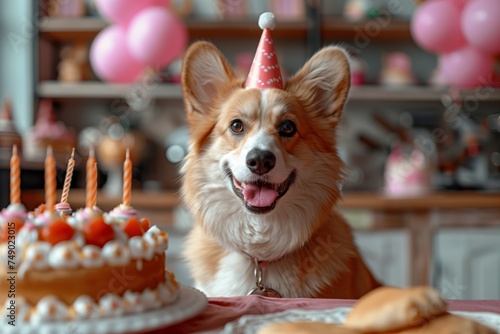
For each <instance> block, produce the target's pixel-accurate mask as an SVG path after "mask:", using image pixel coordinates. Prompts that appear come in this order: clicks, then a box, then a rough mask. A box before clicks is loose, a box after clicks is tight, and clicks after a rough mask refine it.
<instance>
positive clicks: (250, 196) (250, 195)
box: [243, 183, 278, 207]
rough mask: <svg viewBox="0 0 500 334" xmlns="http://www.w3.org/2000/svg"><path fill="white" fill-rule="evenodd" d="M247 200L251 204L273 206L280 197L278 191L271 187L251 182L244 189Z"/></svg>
mask: <svg viewBox="0 0 500 334" xmlns="http://www.w3.org/2000/svg"><path fill="white" fill-rule="evenodd" d="M243 195H244V196H245V201H246V202H247V203H248V204H250V205H251V206H255V207H267V206H271V205H272V204H273V202H274V200H275V199H276V197H278V193H277V192H276V191H275V190H274V189H272V188H269V187H266V186H261V185H256V184H252V183H249V184H247V185H246V186H245V188H244V189H243Z"/></svg>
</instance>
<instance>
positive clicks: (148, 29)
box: [127, 7, 188, 66]
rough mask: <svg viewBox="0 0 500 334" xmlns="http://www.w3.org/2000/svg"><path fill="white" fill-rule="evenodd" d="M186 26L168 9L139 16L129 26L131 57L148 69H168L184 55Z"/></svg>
mask: <svg viewBox="0 0 500 334" xmlns="http://www.w3.org/2000/svg"><path fill="white" fill-rule="evenodd" d="M187 39H188V34H187V29H186V27H185V26H184V23H183V22H182V20H181V19H179V18H178V17H177V16H175V15H174V14H172V13H171V12H170V11H169V10H168V9H166V8H162V7H151V8H147V9H144V10H143V11H141V12H140V13H138V14H137V15H136V16H134V18H133V19H132V21H130V25H129V27H128V32H127V45H128V49H129V50H130V53H131V54H132V56H133V57H134V58H135V59H137V60H138V61H140V62H141V63H143V64H144V65H149V66H166V65H168V64H170V63H171V62H172V61H173V60H174V59H176V58H177V57H179V56H181V55H182V53H183V52H184V50H185V48H186V45H187Z"/></svg>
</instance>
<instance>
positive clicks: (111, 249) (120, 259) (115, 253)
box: [102, 240, 130, 266]
mask: <svg viewBox="0 0 500 334" xmlns="http://www.w3.org/2000/svg"><path fill="white" fill-rule="evenodd" d="M102 255H103V257H104V258H105V259H106V262H107V263H108V264H109V265H110V266H124V265H126V264H128V263H129V262H130V250H129V249H128V247H126V246H125V245H124V244H123V243H122V242H120V241H117V240H111V241H109V242H108V243H106V244H105V245H104V247H103V248H102Z"/></svg>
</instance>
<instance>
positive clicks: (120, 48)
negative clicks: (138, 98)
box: [90, 25, 144, 83]
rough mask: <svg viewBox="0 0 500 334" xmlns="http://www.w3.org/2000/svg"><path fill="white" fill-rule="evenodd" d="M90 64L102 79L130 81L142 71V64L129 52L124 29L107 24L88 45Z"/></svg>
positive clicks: (118, 81)
mask: <svg viewBox="0 0 500 334" xmlns="http://www.w3.org/2000/svg"><path fill="white" fill-rule="evenodd" d="M90 64H91V65H92V69H93V70H94V72H95V73H96V75H97V76H98V77H99V78H101V79H102V80H106V81H110V82H115V83H131V82H134V81H135V80H136V79H138V78H139V76H140V75H141V74H142V72H143V71H144V65H143V64H141V63H140V62H138V61H137V60H135V59H134V58H133V57H132V56H131V55H130V53H129V51H128V49H127V44H126V35H125V29H124V28H122V27H121V26H113V25H112V26H109V27H107V28H105V29H104V30H102V31H101V32H100V33H99V34H98V35H97V36H96V38H95V39H94V41H93V42H92V45H91V47H90Z"/></svg>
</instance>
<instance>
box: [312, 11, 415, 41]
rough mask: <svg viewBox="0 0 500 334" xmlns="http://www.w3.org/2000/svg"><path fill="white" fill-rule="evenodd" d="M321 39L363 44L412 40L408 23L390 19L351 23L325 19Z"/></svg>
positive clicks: (344, 20)
mask: <svg viewBox="0 0 500 334" xmlns="http://www.w3.org/2000/svg"><path fill="white" fill-rule="evenodd" d="M321 33H322V35H323V39H327V40H332V39H333V40H336V39H349V40H353V41H354V42H355V43H356V42H358V43H360V44H363V45H364V44H365V43H366V41H367V39H368V40H408V41H411V40H412V36H411V31H410V22H409V21H405V20H397V19H394V18H391V19H390V20H388V19H387V18H374V19H371V20H363V21H359V22H351V21H348V20H346V19H344V18H341V17H339V18H326V19H324V21H323V26H322V28H321ZM357 39H359V40H357Z"/></svg>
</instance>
